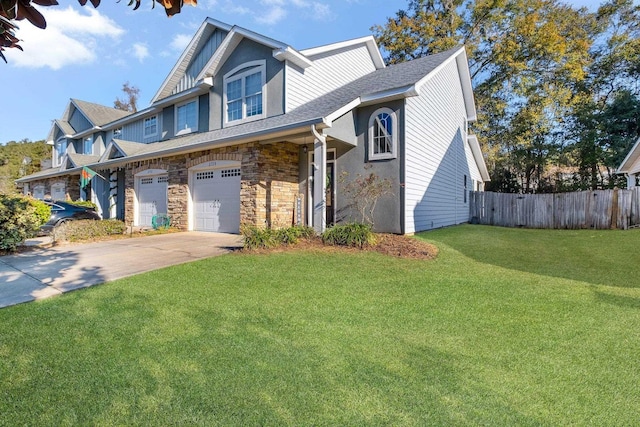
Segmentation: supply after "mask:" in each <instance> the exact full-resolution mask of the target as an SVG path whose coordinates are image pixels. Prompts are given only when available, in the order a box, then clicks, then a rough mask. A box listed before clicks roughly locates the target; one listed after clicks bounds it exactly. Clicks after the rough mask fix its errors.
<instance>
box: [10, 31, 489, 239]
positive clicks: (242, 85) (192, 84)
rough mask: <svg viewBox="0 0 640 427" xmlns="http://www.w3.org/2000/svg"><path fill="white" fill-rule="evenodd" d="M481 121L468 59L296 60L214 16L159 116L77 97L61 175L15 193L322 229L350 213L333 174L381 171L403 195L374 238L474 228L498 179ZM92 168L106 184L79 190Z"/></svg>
mask: <svg viewBox="0 0 640 427" xmlns="http://www.w3.org/2000/svg"><path fill="white" fill-rule="evenodd" d="M475 119H476V111H475V106H474V99H473V92H472V88H471V79H470V76H469V69H468V64H467V56H466V53H465V50H464V48H463V47H460V48H457V49H452V50H449V51H446V52H443V53H440V54H437V55H432V56H429V57H426V58H422V59H417V60H414V61H410V62H406V63H403V64H398V65H394V66H389V67H385V65H384V63H383V60H382V57H381V56H380V52H379V50H378V47H377V45H376V43H375V41H374V39H373V37H371V36H368V37H363V38H360V39H356V40H349V41H345V42H340V43H335V44H331V45H327V46H321V47H317V48H312V49H306V50H300V51H298V50H295V49H293V48H292V47H291V46H288V45H287V44H284V43H281V42H279V41H276V40H273V39H271V38H268V37H265V36H262V35H259V34H256V33H254V32H252V31H249V30H246V29H244V28H240V27H237V26H230V25H226V24H223V23H221V22H218V21H215V20H212V19H207V20H205V22H204V23H203V24H202V26H201V27H200V29H199V30H198V31H197V33H196V34H195V36H194V38H193V39H192V40H191V42H190V43H189V45H188V46H187V48H186V50H185V51H184V53H183V54H182V56H181V57H180V58H179V60H178V62H177V63H176V65H175V66H174V68H173V69H172V70H171V72H170V73H169V75H168V77H167V78H166V79H165V80H164V82H163V83H162V85H161V86H160V88H159V89H158V91H157V93H156V95H155V96H154V97H153V99H152V100H151V105H150V107H148V108H146V109H144V110H142V111H138V112H137V113H133V114H130V113H125V112H122V111H118V110H114V109H112V108H108V107H103V106H99V105H95V104H90V103H86V102H82V101H78V100H71V102H70V104H69V106H68V108H67V111H66V113H65V115H64V116H63V118H62V119H61V120H57V121H56V122H55V123H54V125H53V129H52V131H51V134H50V135H49V138H48V141H49V143H50V144H52V145H53V165H52V166H53V167H52V169H48V170H45V171H41V172H39V173H37V174H34V175H31V176H27V177H24V178H21V179H20V180H18V182H19V183H22V184H23V185H24V188H25V192H27V191H30V192H31V193H32V194H33V195H34V196H35V197H40V198H42V197H52V198H54V199H57V198H72V199H76V198H78V197H82V198H86V199H91V200H93V201H94V202H95V203H97V204H98V206H99V210H100V211H101V213H102V215H103V217H105V218H120V219H123V220H125V221H126V223H127V224H133V225H136V226H149V225H151V223H152V218H153V216H154V215H156V214H160V213H167V214H168V215H169V216H170V217H171V222H172V224H173V225H174V226H176V227H178V228H180V229H184V230H204V231H221V232H234V233H235V232H238V231H239V227H240V224H241V223H249V224H255V225H258V226H274V227H281V226H289V225H291V224H297V223H303V224H307V225H310V226H313V227H314V228H316V230H318V231H321V230H324V228H325V227H326V226H327V225H330V224H332V223H335V222H339V221H344V220H348V219H350V217H351V213H353V212H352V209H351V208H350V206H351V204H352V201H351V200H348V198H347V197H346V196H345V195H344V194H343V192H342V187H341V186H342V185H343V183H341V182H340V180H338V179H337V178H338V177H339V176H341V175H342V174H343V172H347V173H348V179H356V177H357V176H358V174H362V175H365V174H367V175H368V174H370V173H374V174H376V175H377V176H379V177H380V178H387V179H389V180H390V181H391V183H392V192H393V195H391V196H385V197H383V198H381V199H380V200H379V202H378V206H377V208H376V212H375V229H376V230H377V231H383V232H390V233H400V234H405V233H413V232H417V231H421V230H427V229H431V228H437V227H443V226H447V225H452V224H458V223H462V222H466V221H467V220H468V217H469V206H468V193H469V191H472V190H482V189H483V185H484V182H485V181H488V180H489V176H488V173H487V168H486V166H485V163H484V160H483V155H482V153H481V151H480V145H479V144H478V141H477V139H476V137H475V136H474V135H471V134H469V132H468V123H469V122H471V121H474V120H475ZM83 166H87V167H89V168H91V169H93V170H95V171H97V172H98V173H99V174H100V177H98V176H96V177H94V178H93V180H92V182H91V185H90V186H88V187H87V188H86V189H84V190H82V189H80V188H79V174H80V172H81V170H82V167H83ZM354 217H357V216H354Z"/></svg>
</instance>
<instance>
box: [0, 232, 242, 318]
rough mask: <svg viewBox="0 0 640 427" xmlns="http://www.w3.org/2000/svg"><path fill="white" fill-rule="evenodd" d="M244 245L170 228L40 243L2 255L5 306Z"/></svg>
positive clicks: (235, 238)
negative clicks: (41, 245) (125, 236)
mask: <svg viewBox="0 0 640 427" xmlns="http://www.w3.org/2000/svg"><path fill="white" fill-rule="evenodd" d="M240 247H242V237H241V236H239V235H234V234H220V233H201V232H188V233H171V234H162V235H156V236H146V237H134V238H128V239H120V240H111V241H105V242H97V243H85V244H73V245H64V246H55V247H51V248H35V249H33V250H31V251H28V252H24V253H21V254H16V255H6V256H2V257H0V308H2V307H7V306H10V305H15V304H20V303H23V302H28V301H34V300H38V299H42V298H48V297H51V296H54V295H60V294H62V293H64V292H69V291H72V290H75V289H80V288H86V287H88V286H92V285H97V284H100V283H104V282H108V281H111V280H115V279H120V278H123V277H127V276H132V275H134V274H139V273H144V272H146V271H151V270H157V269H159V268H163V267H167V266H170V265H176V264H182V263H185V262H190V261H196V260H199V259H203V258H209V257H212V256H216V255H221V254H224V253H227V252H229V251H231V250H234V249H237V248H240Z"/></svg>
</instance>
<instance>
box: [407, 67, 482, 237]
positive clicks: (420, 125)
mask: <svg viewBox="0 0 640 427" xmlns="http://www.w3.org/2000/svg"><path fill="white" fill-rule="evenodd" d="M406 109H407V114H406V122H405V125H406V136H405V138H406V156H405V192H406V193H405V232H406V233H413V232H418V231H422V230H428V229H432V228H439V227H445V226H448V225H453V224H459V223H462V222H466V221H468V216H469V214H468V213H469V207H468V203H464V193H465V191H464V176H465V175H466V176H467V183H468V184H467V186H468V188H469V189H471V170H472V169H473V167H471V165H470V162H469V160H470V159H469V156H468V155H467V147H468V144H467V135H466V134H465V132H466V130H465V127H464V118H465V117H466V111H465V105H464V99H463V96H462V87H461V84H460V78H459V76H458V70H457V65H456V62H455V61H450V62H449V64H448V65H447V66H445V67H444V68H443V69H441V70H440V71H439V72H438V73H437V74H436V75H435V76H433V77H432V78H431V79H430V80H429V81H427V82H426V84H425V85H424V86H423V87H422V89H421V90H420V94H419V96H416V97H411V98H408V99H407V101H406ZM472 163H473V164H474V166H475V163H474V162H472ZM475 170H477V167H475ZM467 201H468V199H467Z"/></svg>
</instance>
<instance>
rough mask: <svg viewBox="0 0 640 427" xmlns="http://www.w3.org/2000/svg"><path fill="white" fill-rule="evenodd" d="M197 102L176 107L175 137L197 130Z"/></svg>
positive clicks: (193, 101) (189, 102) (195, 100)
mask: <svg viewBox="0 0 640 427" xmlns="http://www.w3.org/2000/svg"><path fill="white" fill-rule="evenodd" d="M197 101H198V100H197V99H194V100H192V101H188V102H185V103H183V104H178V105H176V135H182V134H185V133H191V132H195V131H197V130H198V102H197Z"/></svg>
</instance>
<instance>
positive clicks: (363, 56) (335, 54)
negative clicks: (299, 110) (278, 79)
mask: <svg viewBox="0 0 640 427" xmlns="http://www.w3.org/2000/svg"><path fill="white" fill-rule="evenodd" d="M309 59H311V60H312V61H313V65H312V66H311V67H308V68H306V69H304V70H302V69H301V68H299V67H297V66H295V65H292V64H290V63H287V70H286V74H287V87H286V90H287V96H286V98H287V107H286V108H287V111H291V110H293V109H294V108H296V107H299V106H300V105H302V104H304V103H306V102H308V101H310V100H312V99H315V98H317V97H318V96H320V95H323V94H325V93H329V92H331V91H332V90H334V89H337V88H339V87H341V86H344V85H345V84H346V83H349V82H351V81H353V80H356V79H358V78H359V77H362V76H364V75H366V74H369V73H371V72H373V71H375V69H376V68H375V65H374V64H373V61H372V60H371V55H370V54H369V51H368V49H367V47H366V45H365V44H364V43H363V44H360V45H357V46H352V47H349V48H343V49H341V50H335V51H331V52H327V53H324V54H319V55H314V56H312V57H310V58H309Z"/></svg>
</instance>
